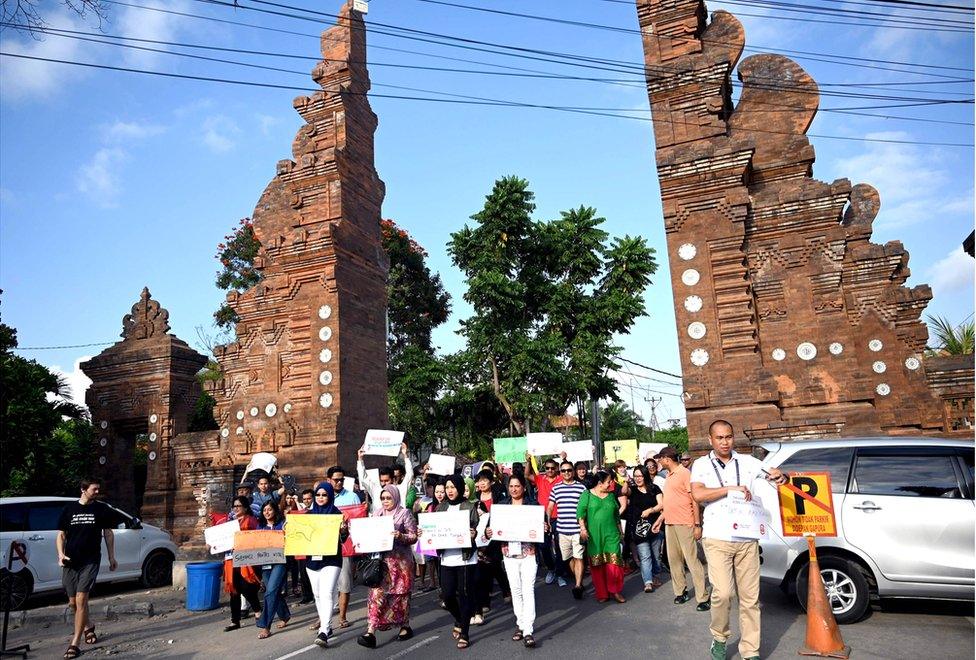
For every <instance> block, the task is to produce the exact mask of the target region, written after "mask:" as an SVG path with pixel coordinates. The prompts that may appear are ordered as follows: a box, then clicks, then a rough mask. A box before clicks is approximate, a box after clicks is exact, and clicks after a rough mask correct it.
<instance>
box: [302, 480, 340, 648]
mask: <svg viewBox="0 0 976 660" xmlns="http://www.w3.org/2000/svg"><path fill="white" fill-rule="evenodd" d="M312 497H313V500H312V508H311V509H310V510H309V511H308V513H309V514H312V515H314V514H326V515H340V516H341V515H342V511H340V510H339V509H338V508H337V507H336V505H335V490H334V489H333V488H332V484H331V483H329V482H328V481H320V482H319V483H317V484H315V490H314V492H313V495H312ZM348 536H349V528H348V526H347V524H346V522H345V521H343V522H342V524H341V525H340V526H339V541H338V542H337V543H336V548H335V550H334V551H333V552H332V553H331V554H328V555H313V556H311V557H308V558H307V559H306V560H305V571H306V572H307V573H308V581H309V582H310V583H311V584H312V597H313V598H315V609H316V610H317V611H318V613H319V634H318V636H317V637H316V638H315V643H316V644H317V645H318V646H321V647H323V648H324V647H326V646H328V645H329V636H330V635H332V626H331V625H330V622H331V620H332V608H333V606H334V602H333V595H334V594H335V590H336V584H337V583H338V582H339V571H340V570H342V553H341V552H340V547H341V545H342V542H343V541H344V540H345V539H346V538H347V537H348Z"/></svg>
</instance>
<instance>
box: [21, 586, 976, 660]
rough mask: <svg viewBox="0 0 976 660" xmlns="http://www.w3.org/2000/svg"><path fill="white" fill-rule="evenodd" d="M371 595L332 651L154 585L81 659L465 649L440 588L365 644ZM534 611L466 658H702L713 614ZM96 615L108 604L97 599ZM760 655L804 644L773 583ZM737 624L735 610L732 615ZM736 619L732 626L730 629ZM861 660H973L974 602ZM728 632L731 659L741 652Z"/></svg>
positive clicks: (505, 620)
mask: <svg viewBox="0 0 976 660" xmlns="http://www.w3.org/2000/svg"><path fill="white" fill-rule="evenodd" d="M365 593H366V592H365V590H364V589H362V588H359V587H357V591H356V592H354V594H353V611H352V612H351V617H350V620H351V621H352V623H353V626H352V627H351V628H347V629H345V630H337V631H336V632H337V633H338V634H337V635H336V637H335V638H334V641H333V643H332V644H331V645H330V647H329V648H328V649H325V650H323V649H320V648H318V647H315V646H313V645H312V640H313V639H314V636H315V633H314V632H313V631H310V630H308V629H307V628H308V625H309V624H310V623H312V622H313V620H314V619H315V612H314V607H313V606H312V605H304V606H297V605H296V606H295V607H293V609H292V614H293V618H292V621H291V623H290V625H289V626H288V627H287V628H286V629H284V630H281V631H279V630H277V629H275V630H274V633H275V634H274V635H272V637H271V638H269V639H267V640H258V639H257V629H256V628H254V627H253V626H245V627H243V628H241V629H240V630H236V631H233V632H230V633H224V632H223V627H224V625H226V624H227V623H228V622H229V618H230V617H229V613H228V612H229V610H228V608H227V606H226V601H225V602H224V603H223V606H222V607H221V608H220V609H217V610H213V611H211V612H200V613H191V612H187V611H185V610H184V609H183V608H182V606H181V602H180V601H181V599H182V594H181V593H180V592H174V591H172V590H155V591H154V592H152V595H151V596H147V593H146V592H145V591H144V590H142V591H139V592H136V593H134V594H133V595H132V598H131V600H133V601H139V602H145V601H147V600H151V601H152V602H153V606H154V612H156V613H155V614H153V615H152V616H137V615H135V614H133V615H129V616H121V617H120V618H119V619H118V620H116V621H105V620H103V618H104V617H102V616H100V617H99V618H98V619H96V623H97V626H98V632H99V635H100V637H101V639H100V641H99V643H98V644H97V645H96V646H95V647H88V648H86V649H85V651H86V652H85V654H84V656H85V657H95V656H105V655H115V656H120V657H147V658H218V657H219V658H261V659H265V658H267V659H270V660H286V659H288V658H298V659H299V660H304V659H314V658H317V657H319V656H322V655H339V656H341V657H343V658H370V659H372V660H379V659H383V660H394V659H396V658H431V657H443V656H445V655H453V654H459V653H460V652H459V651H457V650H456V649H455V647H454V641H453V640H452V639H451V628H450V625H451V620H450V616H449V615H448V614H447V613H446V612H444V611H443V610H441V609H439V608H438V607H437V599H436V593H435V592H431V593H427V594H419V595H417V596H415V598H414V599H413V608H412V609H413V616H412V622H411V623H412V626H413V629H414V633H415V636H414V638H413V639H412V640H410V641H408V642H397V641H395V640H394V639H393V636H394V635H395V633H396V631H389V632H385V633H379V634H378V635H377V637H378V641H379V647H378V648H377V649H375V650H372V651H370V650H368V649H364V648H362V647H360V646H358V645H357V644H356V637H357V636H358V635H360V634H361V633H362V632H363V630H364V627H365V623H364V618H365V601H364V596H365ZM536 594H537V610H538V618H537V621H536V635H535V636H536V640H537V641H538V644H539V645H538V647H537V648H536V649H535V650H532V651H530V650H528V649H525V648H524V647H523V646H522V644H521V643H516V642H513V641H512V640H511V634H512V632H513V630H514V627H515V623H514V617H513V615H512V611H511V605H510V604H508V603H504V602H502V601H501V600H500V599H495V600H494V602H493V608H492V612H491V614H490V615H489V617H488V621H487V624H486V625H484V626H480V627H477V626H473V627H472V633H471V642H472V645H471V647H470V648H469V649H468V650H467V651H465V652H464V655H465V656H467V657H475V658H498V657H515V658H523V657H535V658H542V657H557V656H558V657H567V658H576V657H581V656H586V657H588V658H608V659H609V658H613V659H615V660H620V659H621V658H638V657H640V658H648V657H651V658H682V659H683V658H689V659H695V658H706V657H707V652H708V645H709V641H710V636H709V633H708V618H709V615H708V613H699V612H696V611H695V609H694V601H691V602H689V603H686V604H684V605H674V604H673V602H672V599H673V594H672V591H671V587H670V584H665V586H664V587H663V588H662V589H660V590H658V591H657V592H655V593H653V594H644V593H643V592H642V591H641V584H640V579H639V577H638V576H636V575H632V576H630V577H629V579H628V580H627V583H626V587H625V590H624V594H625V596H627V598H628V602H627V603H625V604H622V605H621V604H616V603H614V604H599V603H597V602H596V601H595V600H594V599H593V597H592V592H591V591H590V590H588V591H587V596H586V599H585V600H583V601H575V600H573V599H572V596H571V594H570V592H569V589H568V588H559V587H557V586H555V585H551V586H550V585H545V584H544V583H542V582H541V581H540V582H539V583H538V584H537V586H536ZM110 598H114V599H115V607H116V609H117V610H118V609H124V603H125V601H126V598H125V596H117V595H116V596H112V597H110ZM95 603H96V606H95V611H96V612H99V611H104V610H105V608H106V606H107V605H109V604H111V603H100V602H99V601H98V600H96V601H95ZM762 606H763V618H762V620H763V645H762V653H763V657H764V658H795V657H797V656H796V649H797V648H799V647H800V646H801V645H802V643H803V637H804V631H805V616H804V615H803V614H802V612H800V610H799V609H798V608H797V607H796V605H795V604H794V603H793V602H791V601H789V600H788V599H787V598H786V597H785V596H783V595H782V594H781V593H780V592H779V591H778V590H777V589H775V588H774V589H766V588H765V587H764V590H763V594H762ZM733 619H734V616H733ZM735 630H737V625H735V624H734V625H733V631H735ZM841 632H842V634H843V635H844V639H845V641H846V642H847V643H848V644H850V645H851V647H852V648H853V649H854V651H853V654H852V655H853V657H855V658H877V659H879V660H881V659H883V660H900V659H902V658H904V659H906V660H908V659H909V658H934V657H938V658H945V659H955V658H965V659H970V658H972V657H973V650H974V646H973V639H974V638H973V634H974V618H973V607H972V604H971V603H970V604H965V603H933V602H924V601H910V602H906V603H896V604H893V605H886V608H885V609H884V610H882V611H877V610H876V611H874V612H872V614H871V615H870V616H869V617H868V618H867V619H866V620H865V621H862V622H861V623H858V624H854V625H850V626H844V627H843V628H842V629H841ZM69 636H70V626H69V625H68V624H65V623H60V622H49V623H41V622H40V619H39V618H37V619H36V623H32V622H31V620H30V617H28V621H27V625H26V626H24V627H23V628H18V629H16V630H14V631H12V633H11V637H10V641H9V643H10V644H16V643H22V642H25V641H27V642H30V644H31V647H32V649H34V652H33V653H32V656H31V657H37V658H60V657H61V654H62V653H63V652H64V649H65V648H66V646H67V640H68V637H69ZM736 643H737V638H736V637H733V639H732V640H730V644H729V655H728V657H729V658H730V659H733V658H739V655H738V653H737V649H736V648H735V645H736Z"/></svg>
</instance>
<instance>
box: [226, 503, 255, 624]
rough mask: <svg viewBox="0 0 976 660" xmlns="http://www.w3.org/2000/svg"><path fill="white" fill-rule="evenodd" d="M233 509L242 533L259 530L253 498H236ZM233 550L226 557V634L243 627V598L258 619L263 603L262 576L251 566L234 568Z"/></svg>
mask: <svg viewBox="0 0 976 660" xmlns="http://www.w3.org/2000/svg"><path fill="white" fill-rule="evenodd" d="M232 509H233V511H234V513H235V515H234V519H235V520H237V521H239V523H240V528H241V530H242V531H251V530H255V529H257V528H258V519H257V518H255V517H254V516H253V515H251V498H250V497H248V496H247V495H238V496H237V497H235V498H234V502H233V506H232ZM233 559H234V552H233V550H232V551H230V552H228V553H227V554H226V555H224V590H225V591H226V592H227V593H228V594H229V595H230V625H229V626H227V627H225V628H224V632H230V631H231V630H237V629H238V628H240V627H241V597H243V598H244V600H245V601H247V604H248V605H249V606H250V607H251V611H252V612H254V616H255V617H257V616H258V615H259V614H260V613H261V601H260V599H259V598H258V587H259V586H260V584H261V576H259V575H258V574H257V572H256V571H255V570H254V568H253V567H251V566H240V567H237V568H235V567H234V562H233Z"/></svg>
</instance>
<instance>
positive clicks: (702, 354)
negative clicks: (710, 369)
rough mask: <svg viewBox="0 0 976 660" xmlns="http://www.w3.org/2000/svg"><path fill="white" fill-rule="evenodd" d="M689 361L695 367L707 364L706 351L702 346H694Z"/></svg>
mask: <svg viewBox="0 0 976 660" xmlns="http://www.w3.org/2000/svg"><path fill="white" fill-rule="evenodd" d="M691 363H692V364H693V365H695V366H696V367H704V366H705V365H706V364H708V351H706V350H705V349H704V348H696V349H695V350H693V351H692V352H691Z"/></svg>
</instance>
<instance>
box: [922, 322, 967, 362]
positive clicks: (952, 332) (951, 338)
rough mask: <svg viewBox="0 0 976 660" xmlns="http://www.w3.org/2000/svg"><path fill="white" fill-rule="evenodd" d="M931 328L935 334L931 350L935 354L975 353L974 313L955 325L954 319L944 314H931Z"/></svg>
mask: <svg viewBox="0 0 976 660" xmlns="http://www.w3.org/2000/svg"><path fill="white" fill-rule="evenodd" d="M928 322H929V329H930V330H931V331H932V334H933V335H934V337H933V339H934V340H935V343H934V345H933V346H932V347H931V348H930V351H931V353H932V354H934V355H969V354H971V353H973V349H974V346H973V345H974V340H976V334H974V326H973V320H972V315H971V314H970V318H969V320H967V321H963V322H962V323H960V324H959V325H953V324H952V321H950V320H949V319H947V318H946V317H944V316H929V317H928Z"/></svg>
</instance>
